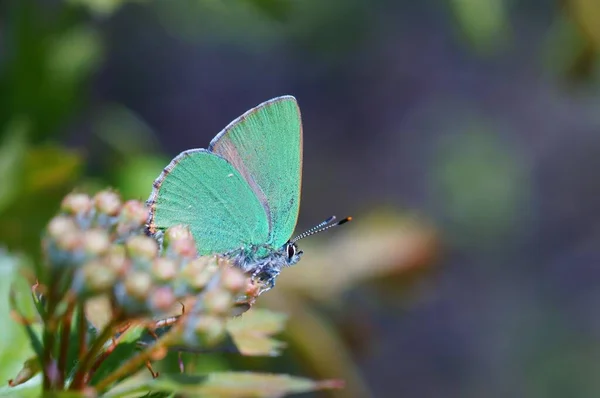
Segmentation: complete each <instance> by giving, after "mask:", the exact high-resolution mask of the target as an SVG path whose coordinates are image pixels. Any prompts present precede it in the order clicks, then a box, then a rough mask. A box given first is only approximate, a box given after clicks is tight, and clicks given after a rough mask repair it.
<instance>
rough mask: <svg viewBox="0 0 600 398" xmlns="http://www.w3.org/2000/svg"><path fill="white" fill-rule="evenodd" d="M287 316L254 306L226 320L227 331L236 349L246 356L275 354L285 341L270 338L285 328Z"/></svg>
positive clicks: (277, 353)
mask: <svg viewBox="0 0 600 398" xmlns="http://www.w3.org/2000/svg"><path fill="white" fill-rule="evenodd" d="M286 320H287V316H286V315H285V314H280V313H276V312H272V311H269V310H264V309H259V308H255V309H254V310H252V311H248V312H246V313H245V314H244V315H243V316H241V317H238V318H232V319H230V320H229V321H228V322H227V331H228V332H229V334H230V335H231V338H232V339H233V341H234V343H235V345H236V346H237V349H238V350H239V351H240V352H241V353H242V355H247V356H276V355H280V354H281V349H282V348H283V347H285V343H283V342H281V341H278V340H275V339H273V338H271V336H272V335H274V334H277V333H280V332H282V331H283V329H284V328H285V322H286Z"/></svg>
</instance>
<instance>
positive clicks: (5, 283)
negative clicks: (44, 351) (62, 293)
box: [0, 250, 37, 380]
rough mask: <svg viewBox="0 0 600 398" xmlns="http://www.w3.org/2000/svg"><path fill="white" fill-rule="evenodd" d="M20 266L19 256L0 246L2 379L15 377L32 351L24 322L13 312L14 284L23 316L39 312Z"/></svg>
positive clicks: (31, 315) (0, 376) (0, 359)
mask: <svg viewBox="0 0 600 398" xmlns="http://www.w3.org/2000/svg"><path fill="white" fill-rule="evenodd" d="M18 268H19V261H18V259H17V258H15V257H12V256H9V255H8V254H7V253H6V252H4V251H2V250H0V295H1V297H0V322H2V325H3V327H2V333H0V380H8V379H11V378H13V377H14V376H15V375H16V374H17V373H18V372H19V370H20V369H21V367H22V365H23V363H24V362H25V361H26V360H27V359H28V358H30V357H31V356H32V355H33V351H32V349H31V344H30V341H29V338H28V337H27V334H26V333H25V332H24V330H23V326H22V325H21V324H19V323H18V322H16V320H15V319H13V317H12V316H11V314H10V311H11V308H10V290H11V286H12V287H13V289H14V290H13V295H12V296H13V297H14V299H15V300H18V302H17V303H16V304H17V305H18V306H19V310H20V312H22V316H24V317H33V316H34V314H37V312H36V310H35V307H34V306H33V302H32V299H31V290H30V288H29V286H28V285H27V284H26V283H24V282H23V280H22V279H21V278H20V277H19V274H18V272H17V270H18ZM31 333H35V332H34V331H31ZM35 337H36V338H37V336H35Z"/></svg>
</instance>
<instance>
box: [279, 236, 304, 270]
mask: <svg viewBox="0 0 600 398" xmlns="http://www.w3.org/2000/svg"><path fill="white" fill-rule="evenodd" d="M283 250H284V252H285V255H286V257H285V259H286V261H287V265H294V264H296V263H297V262H298V261H300V257H302V253H304V252H303V251H302V250H298V245H296V243H294V242H292V241H288V242H287V243H286V244H285V245H283Z"/></svg>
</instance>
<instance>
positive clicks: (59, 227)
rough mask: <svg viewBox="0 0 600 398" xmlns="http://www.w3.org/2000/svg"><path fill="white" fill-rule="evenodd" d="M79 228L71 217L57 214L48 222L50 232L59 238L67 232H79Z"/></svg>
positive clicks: (51, 235)
mask: <svg viewBox="0 0 600 398" xmlns="http://www.w3.org/2000/svg"><path fill="white" fill-rule="evenodd" d="M78 231H79V229H78V228H77V225H76V224H75V221H73V219H72V218H71V217H67V216H57V217H54V218H53V219H52V220H51V221H50V223H49V224H48V234H49V235H50V237H52V238H54V239H58V238H60V237H61V236H63V235H66V234H73V233H77V232H78Z"/></svg>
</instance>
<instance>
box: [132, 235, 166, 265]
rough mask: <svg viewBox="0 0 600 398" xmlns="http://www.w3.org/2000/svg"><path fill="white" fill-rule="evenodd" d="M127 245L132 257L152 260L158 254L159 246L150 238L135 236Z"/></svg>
mask: <svg viewBox="0 0 600 398" xmlns="http://www.w3.org/2000/svg"><path fill="white" fill-rule="evenodd" d="M125 245H126V246H127V252H128V253H129V255H130V256H131V257H142V258H145V259H149V260H151V259H153V258H155V257H156V256H157V254H158V244H157V243H156V241H155V240H154V239H152V238H150V237H148V236H143V235H136V236H133V237H131V238H129V239H128V240H127V242H126V243H125Z"/></svg>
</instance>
